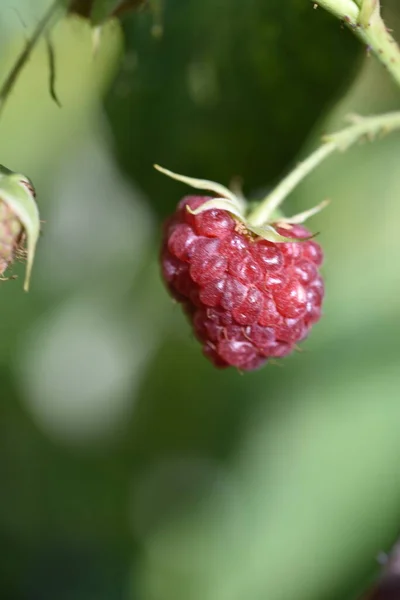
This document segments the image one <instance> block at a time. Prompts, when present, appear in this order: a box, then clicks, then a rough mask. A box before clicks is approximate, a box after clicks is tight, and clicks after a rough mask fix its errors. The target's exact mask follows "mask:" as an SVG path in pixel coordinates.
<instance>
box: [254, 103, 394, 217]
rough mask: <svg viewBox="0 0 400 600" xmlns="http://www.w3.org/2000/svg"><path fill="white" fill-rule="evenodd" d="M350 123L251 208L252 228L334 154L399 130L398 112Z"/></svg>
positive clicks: (356, 117) (329, 136) (270, 214)
mask: <svg viewBox="0 0 400 600" xmlns="http://www.w3.org/2000/svg"><path fill="white" fill-rule="evenodd" d="M352 121H353V124H352V125H350V126H349V127H346V128H345V129H342V130H341V131H338V132H336V133H332V134H331V135H328V136H325V138H324V143H323V144H322V146H320V147H319V148H318V149H317V150H315V151H314V152H313V153H312V154H311V155H310V156H309V157H308V158H306V159H305V160H304V161H303V162H301V163H300V164H298V165H297V166H296V167H295V168H294V169H293V170H292V171H291V172H290V173H289V174H288V175H287V177H285V178H284V179H283V180H282V181H281V182H280V183H279V184H278V185H277V186H276V188H275V189H274V190H273V191H272V192H271V193H270V194H269V195H268V196H267V197H266V198H265V199H264V200H263V201H262V202H261V203H260V204H259V205H258V206H257V207H256V208H255V210H254V211H253V212H252V213H251V214H250V215H249V217H248V220H249V222H250V223H251V224H252V225H256V226H259V225H263V224H264V223H266V222H267V221H269V219H270V218H271V216H272V215H273V213H274V212H275V211H276V210H277V208H278V207H279V206H280V204H281V203H282V202H283V200H284V199H285V198H286V197H287V196H288V195H289V194H290V193H291V192H292V191H293V190H294V188H295V187H296V186H297V185H298V184H299V183H300V182H301V181H302V180H303V179H304V178H305V177H306V176H307V175H308V174H309V173H311V172H312V171H313V170H314V169H315V168H316V167H317V166H318V165H319V164H320V163H322V162H323V161H324V160H325V159H326V158H328V156H330V155H331V154H333V153H334V152H336V151H340V150H342V151H343V150H347V148H349V147H350V146H352V145H353V144H355V143H356V142H357V141H359V140H360V139H362V138H367V139H369V140H372V139H374V138H375V137H376V136H377V135H378V134H379V133H382V134H386V133H390V132H391V131H394V130H395V129H400V112H392V113H386V114H384V115H379V116H373V117H360V116H353V117H352Z"/></svg>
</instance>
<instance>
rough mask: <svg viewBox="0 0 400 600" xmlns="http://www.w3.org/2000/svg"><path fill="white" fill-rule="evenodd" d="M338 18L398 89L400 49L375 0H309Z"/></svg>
mask: <svg viewBox="0 0 400 600" xmlns="http://www.w3.org/2000/svg"><path fill="white" fill-rule="evenodd" d="M312 2H313V4H314V6H316V7H317V6H320V7H321V8H324V9H325V10H327V11H329V12H331V13H332V14H334V15H335V16H336V17H337V18H338V19H341V20H342V21H343V22H344V23H345V24H346V25H347V26H348V27H349V28H350V29H351V30H352V31H353V32H354V33H355V35H356V36H357V37H359V38H360V39H361V41H362V42H364V44H365V45H366V46H367V48H368V50H370V51H371V52H373V53H374V54H375V56H376V57H377V58H378V60H379V61H380V62H381V63H382V64H383V65H384V66H385V67H386V68H387V70H388V71H389V73H390V74H391V75H392V77H393V79H394V80H395V81H396V83H397V85H398V86H400V48H399V46H398V44H397V43H396V41H395V40H394V38H393V37H392V36H391V35H390V32H389V30H388V29H387V27H386V25H385V23H384V22H383V19H382V16H381V11H380V3H379V0H312Z"/></svg>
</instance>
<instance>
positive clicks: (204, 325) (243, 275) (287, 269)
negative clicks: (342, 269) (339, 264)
mask: <svg viewBox="0 0 400 600" xmlns="http://www.w3.org/2000/svg"><path fill="white" fill-rule="evenodd" d="M208 200H210V198H209V197H204V196H187V197H185V198H184V199H183V200H182V201H181V202H180V203H179V205H178V208H177V211H176V212H175V214H174V215H173V216H172V217H171V218H170V219H169V220H168V221H167V222H166V224H165V227H164V238H163V245H162V251H161V266H162V273H163V277H164V280H165V282H166V285H167V287H168V289H169V291H170V293H171V295H172V296H173V297H174V298H175V300H177V301H178V302H180V303H182V305H183V308H184V310H185V312H186V314H187V316H188V318H189V320H190V321H191V323H192V326H193V329H194V332H195V335H196V337H197V339H198V340H199V341H200V343H201V344H202V345H203V352H204V354H205V356H206V357H207V358H209V359H210V360H211V362H212V363H213V364H214V365H215V366H216V367H219V368H225V367H229V366H233V367H237V368H238V369H240V370H242V371H251V370H253V369H257V368H259V367H260V366H262V365H263V364H264V363H266V362H267V360H268V359H269V358H281V357H283V356H287V355H288V354H290V353H291V352H292V351H293V349H294V348H295V346H296V344H297V343H298V342H300V341H301V340H303V339H304V338H306V337H307V335H308V333H309V331H310V329H311V327H312V325H313V324H314V323H316V322H317V321H319V319H320V317H321V304H322V300H323V295H324V287H323V281H322V278H321V276H320V274H319V272H318V268H319V267H320V266H321V264H322V260H323V254H322V250H321V248H320V246H319V245H318V244H317V243H316V242H314V241H310V240H308V241H304V242H301V241H299V242H285V243H273V242H269V241H266V240H263V239H259V238H257V239H256V238H255V236H254V235H253V234H251V233H249V232H247V231H246V230H245V228H243V225H240V226H238V222H237V221H236V220H235V219H234V218H233V217H232V216H231V215H230V214H229V213H228V212H227V211H225V210H220V209H211V210H205V211H204V212H202V213H200V214H198V215H193V214H191V213H189V212H188V211H187V209H186V207H187V206H189V207H190V208H191V209H192V210H194V209H196V208H198V207H199V206H201V205H202V204H204V203H205V202H207V201H208ZM277 229H278V231H279V233H280V234H282V235H284V236H286V237H292V238H308V237H309V236H310V233H309V231H308V230H307V229H305V228H304V227H302V226H299V225H291V226H290V227H289V228H285V229H282V228H277Z"/></svg>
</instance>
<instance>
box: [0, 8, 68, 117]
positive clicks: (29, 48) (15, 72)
mask: <svg viewBox="0 0 400 600" xmlns="http://www.w3.org/2000/svg"><path fill="white" fill-rule="evenodd" d="M61 6H62V5H61V2H60V0H55V1H54V2H53V3H52V4H51V6H50V8H49V9H48V11H47V12H46V13H45V14H44V15H43V17H42V19H41V20H40V21H39V23H38V24H37V26H36V29H35V31H34V32H33V34H32V37H31V38H30V39H29V40H28V41H27V43H26V46H25V48H24V49H23V51H22V52H21V54H20V55H19V56H18V58H17V60H16V61H15V64H14V65H13V67H12V69H11V71H10V72H9V74H8V76H7V78H6V80H5V81H4V83H3V85H2V86H1V88H0V113H1V112H2V111H3V109H4V106H5V103H6V102H7V100H8V98H9V97H10V95H11V92H12V90H13V89H14V86H15V84H16V83H17V80H18V77H19V75H20V74H21V71H22V69H23V68H24V67H25V65H26V63H27V62H28V60H29V58H30V57H31V54H32V52H33V50H34V49H35V47H36V45H37V43H38V42H39V40H40V39H41V38H42V36H43V35H44V33H45V31H46V29H47V27H48V25H49V24H50V23H51V21H52V19H53V17H54V16H55V14H56V13H57V11H58V10H59V9H60V7H61Z"/></svg>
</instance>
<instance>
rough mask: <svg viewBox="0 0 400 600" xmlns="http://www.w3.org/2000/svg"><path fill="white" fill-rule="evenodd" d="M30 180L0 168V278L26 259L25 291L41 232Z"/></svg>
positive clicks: (33, 190)
mask: <svg viewBox="0 0 400 600" xmlns="http://www.w3.org/2000/svg"><path fill="white" fill-rule="evenodd" d="M35 196H36V194H35V189H34V187H33V185H32V183H31V181H30V180H29V179H28V178H27V177H26V176H25V175H22V174H20V173H14V172H13V171H10V169H7V168H6V167H3V166H2V165H0V277H1V278H3V279H4V274H5V271H6V270H7V269H8V267H10V265H11V264H12V263H13V262H14V260H15V259H17V258H24V259H26V263H27V266H26V277H25V286H24V287H25V290H27V289H28V287H29V279H30V275H31V271H32V265H33V259H34V256H35V249H36V243H37V240H38V237H39V232H40V218H39V211H38V208H37V204H36V200H35Z"/></svg>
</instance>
